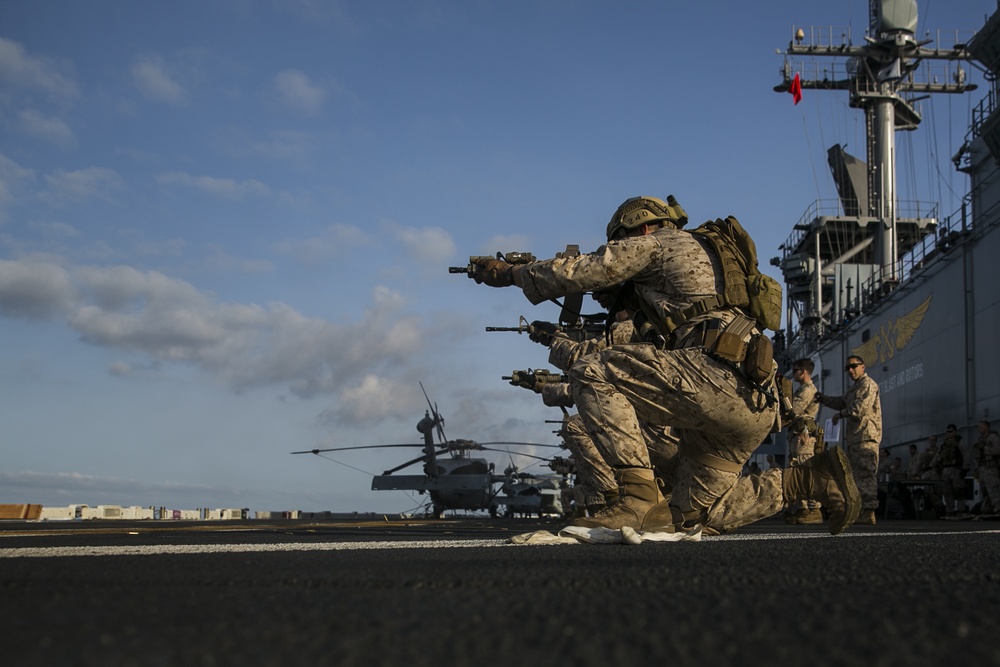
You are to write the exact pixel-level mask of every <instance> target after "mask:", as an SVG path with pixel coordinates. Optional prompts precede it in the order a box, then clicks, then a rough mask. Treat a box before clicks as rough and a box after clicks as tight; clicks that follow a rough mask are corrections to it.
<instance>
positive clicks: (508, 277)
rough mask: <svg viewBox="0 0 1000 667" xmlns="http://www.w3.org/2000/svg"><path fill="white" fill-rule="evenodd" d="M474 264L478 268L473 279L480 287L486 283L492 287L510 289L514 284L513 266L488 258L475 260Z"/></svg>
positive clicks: (500, 260)
mask: <svg viewBox="0 0 1000 667" xmlns="http://www.w3.org/2000/svg"><path fill="white" fill-rule="evenodd" d="M474 264H475V265H476V267H478V268H477V269H476V271H475V273H473V274H472V279H473V280H475V281H476V282H477V283H479V284H480V285H482V284H483V283H486V284H487V285H489V286H490V287H510V286H511V285H513V284H514V265H513V264H508V263H507V262H505V261H503V260H502V259H491V258H487V257H481V258H479V259H477V260H475V262H474Z"/></svg>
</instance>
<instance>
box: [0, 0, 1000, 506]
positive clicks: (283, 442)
mask: <svg viewBox="0 0 1000 667" xmlns="http://www.w3.org/2000/svg"><path fill="white" fill-rule="evenodd" d="M994 8H995V2H994V0H961V1H959V2H954V1H952V2H943V1H941V0H936V1H934V2H929V1H928V0H920V2H919V9H920V26H921V27H920V31H921V33H922V32H923V31H924V29H925V28H926V29H930V30H937V29H938V28H940V29H948V30H952V31H953V30H955V29H959V30H961V31H963V32H962V33H961V34H964V35H968V34H970V33H971V31H972V30H974V29H977V28H979V27H981V25H982V24H983V21H984V19H985V17H986V16H987V15H988V14H989V13H990V12H991V11H992V10H993V9H994ZM866 11H867V2H864V1H863V0H856V1H852V2H839V3H818V2H817V3H811V2H800V1H791V0H788V1H774V2H766V3H748V2H721V1H705V2H697V3H694V2H668V1H661V2H651V1H650V2H622V3H608V2H598V1H597V0H593V1H569V0H538V1H534V2H529V1H527V0H514V1H507V2H492V1H486V0H483V1H477V2H457V1H448V2H444V1H441V2H433V1H427V2H395V1H387V2H347V1H345V2H322V1H320V0H281V1H277V0H275V1H274V2H268V1H264V0H260V1H250V0H246V1H244V0H199V1H197V2H194V1H185V0H179V1H177V2H170V3H136V2H131V1H124V0H122V1H97V2H88V3H81V2H67V1H57V0H53V1H50V2H44V3H40V2H33V1H27V0H9V1H7V2H4V3H2V4H0V451H2V453H3V457H2V462H0V502H18V503H20V502H32V503H42V504H46V505H66V504H68V503H76V502H83V503H88V504H91V505H96V504H98V503H114V504H122V505H132V504H138V505H157V506H159V505H164V506H170V507H175V508H194V507H235V506H239V507H250V508H252V509H255V510H283V509H306V510H310V509H312V510H319V509H329V510H335V511H354V510H375V511H406V510H410V509H413V508H414V507H416V506H417V505H419V504H420V500H421V499H420V498H418V497H408V496H407V495H405V494H402V493H399V492H379V493H376V492H373V491H370V490H369V489H370V483H371V479H370V474H371V473H377V472H380V471H382V470H383V469H386V468H389V467H392V466H394V465H395V464H397V463H399V462H400V461H401V460H402V458H403V457H402V456H397V455H396V454H395V453H392V452H393V450H384V451H378V450H376V451H375V452H370V451H366V452H353V453H348V452H345V453H342V454H339V455H336V456H335V458H336V460H337V461H338V462H339V463H337V462H333V461H329V460H323V459H320V458H317V457H313V456H291V455H290V454H289V452H291V451H293V450H301V449H311V448H313V447H338V446H350V445H369V444H378V443H401V442H418V441H419V437H420V436H419V434H418V433H417V432H416V430H415V428H414V426H415V424H416V423H417V421H418V420H419V419H420V418H421V417H422V416H423V411H424V409H425V407H426V403H425V400H424V397H423V394H422V393H421V390H420V384H419V383H421V382H422V383H423V385H424V387H425V388H426V390H427V392H428V394H429V395H430V396H431V398H432V400H434V401H435V402H436V403H437V404H438V406H439V408H440V410H441V412H442V414H443V415H444V417H445V419H446V424H445V430H446V433H447V435H448V436H449V437H451V438H468V439H472V440H476V441H480V442H487V441H496V440H514V441H527V442H540V443H546V444H556V443H557V439H556V438H555V436H554V435H553V434H552V430H553V426H552V425H551V424H545V423H544V420H545V419H557V418H558V417H559V413H558V411H557V410H553V409H549V408H545V407H544V406H542V405H541V402H540V400H539V399H538V398H537V397H536V396H535V395H534V394H531V393H530V392H527V391H525V390H523V389H517V388H514V387H510V386H509V385H507V384H506V383H504V382H502V381H501V380H500V376H501V375H507V374H509V373H510V371H511V370H513V369H516V368H528V367H531V368H539V367H546V351H545V350H544V349H543V348H541V347H539V346H537V345H535V344H533V343H531V342H529V341H528V339H527V337H525V336H518V335H516V334H500V333H485V332H484V331H483V328H484V327H485V326H491V325H497V326H513V325H516V323H517V320H518V316H519V315H522V314H523V315H525V316H526V317H527V318H528V319H529V320H532V319H554V318H556V317H557V315H558V309H557V308H556V307H555V306H553V305H551V304H549V305H545V304H543V305H540V306H537V307H533V306H531V305H530V304H529V303H528V301H527V300H526V299H525V298H524V297H523V296H522V295H521V294H520V293H519V292H518V291H517V290H514V289H509V290H491V289H488V288H485V287H479V286H476V285H475V284H473V283H472V282H471V281H469V280H467V279H465V278H464V277H462V276H454V275H449V274H448V272H447V270H446V267H447V266H449V265H461V264H464V263H465V262H466V260H467V257H468V255H470V254H492V253H494V252H496V251H497V250H503V251H508V250H523V251H531V252H534V253H535V254H536V255H538V256H539V257H548V256H551V255H552V254H554V253H555V252H558V251H560V250H562V249H564V248H565V246H566V245H567V244H569V243H576V244H579V245H580V246H581V248H582V249H583V250H584V251H587V250H593V249H595V248H596V247H597V246H598V245H600V243H601V242H602V241H603V231H604V226H605V224H606V223H607V219H608V218H609V216H610V214H611V212H612V211H614V209H615V208H616V207H617V206H618V204H619V203H621V201H623V200H624V199H626V198H628V197H631V196H635V195H653V196H660V197H666V195H667V194H674V195H676V196H677V198H678V199H679V200H680V202H681V204H682V205H683V206H684V207H685V208H686V210H687V211H688V213H689V215H690V216H691V219H692V221H693V222H700V221H703V220H706V219H709V218H715V217H720V216H725V215H729V214H732V215H736V216H737V217H738V218H740V219H741V221H743V222H744V224H745V226H746V227H747V228H748V229H749V230H750V231H751V233H752V234H753V235H754V237H755V240H756V241H757V245H758V250H759V253H760V256H761V263H762V264H765V263H766V262H767V260H768V259H769V258H770V257H772V256H776V255H778V254H779V251H778V246H779V245H780V244H781V243H782V242H783V241H784V240H785V238H786V237H787V236H788V234H789V233H790V231H791V227H792V225H793V224H794V223H795V222H796V221H797V220H798V219H799V217H800V216H801V215H802V214H803V212H804V211H805V210H806V208H807V207H808V206H809V205H810V204H811V203H812V202H813V201H814V200H816V199H817V198H834V197H835V191H834V189H833V186H832V183H831V182H830V179H829V177H828V176H827V173H828V172H827V167H826V161H825V151H826V148H827V147H829V146H830V145H831V144H833V143H836V142H841V143H846V144H847V150H848V151H849V152H853V153H854V154H855V155H858V156H859V157H862V158H863V157H864V149H863V141H862V139H861V137H862V136H863V128H864V122H863V119H862V116H861V114H860V113H859V112H857V111H855V110H852V109H849V108H848V107H847V99H846V97H843V96H841V95H839V94H835V93H820V92H816V91H808V90H807V91H805V96H804V99H803V101H802V102H801V103H800V104H799V105H797V106H793V104H792V100H791V96H789V95H787V94H780V95H779V94H775V93H774V92H773V91H772V88H773V86H774V85H775V84H777V83H778V82H779V80H780V79H779V74H778V71H779V68H780V66H781V64H782V56H781V55H778V54H777V53H776V50H778V49H784V48H785V46H786V45H787V44H788V42H789V39H790V36H791V34H792V26H793V25H820V26H835V27H837V28H835V32H839V31H840V28H839V26H848V25H850V26H851V30H852V34H853V35H854V41H855V42H856V43H857V42H860V41H861V35H862V34H863V33H864V28H865V26H866V25H867V19H866ZM971 75H972V76H973V77H974V79H976V80H980V81H981V76H979V74H978V73H976V72H972V73H971ZM983 93H984V90H983V89H981V90H980V91H977V92H976V93H973V94H972V95H967V96H937V98H936V99H931V100H927V101H925V102H923V103H922V106H921V110H922V112H923V113H924V117H925V119H926V120H925V126H924V127H922V128H921V129H920V130H918V131H917V132H916V133H909V134H907V135H906V136H905V137H900V139H899V143H900V159H899V163H900V184H901V188H902V189H903V190H902V192H901V194H900V196H901V198H910V199H912V198H917V199H921V200H925V201H927V200H935V201H941V210H942V212H943V213H945V214H947V213H950V212H951V211H953V210H955V209H956V208H957V207H958V204H959V197H960V196H961V194H962V193H964V191H965V189H966V182H965V177H964V176H961V175H960V174H956V173H955V172H954V170H952V169H950V162H949V158H950V156H951V155H953V154H954V153H955V151H956V150H957V149H958V147H959V145H960V144H961V142H962V139H963V136H964V134H965V130H966V126H967V121H968V118H969V114H970V109H971V107H972V105H973V104H975V103H976V102H978V101H979V99H981V97H982V94H983ZM769 270H770V271H771V272H774V271H775V270H774V269H769ZM773 275H775V276H776V277H780V276H779V275H778V274H777V273H773ZM397 451H398V450H397ZM498 462H499V463H500V464H505V463H506V461H505V460H504V459H503V456H502V455H501V456H499V457H498ZM519 463H520V464H521V465H522V466H523V467H527V465H528V463H529V461H527V460H522V461H519ZM498 467H503V466H502V465H499V466H498ZM533 469H535V470H537V467H536V468H533Z"/></svg>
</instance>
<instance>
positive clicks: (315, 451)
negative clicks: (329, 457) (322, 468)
mask: <svg viewBox="0 0 1000 667" xmlns="http://www.w3.org/2000/svg"><path fill="white" fill-rule="evenodd" d="M424 446H425V445H423V444H417V443H392V444H387V445H358V446H355V447H327V448H325V449H304V450H302V451H300V452H289V453H290V454H319V453H320V452H344V451H348V450H351V449H385V448H388V447H424Z"/></svg>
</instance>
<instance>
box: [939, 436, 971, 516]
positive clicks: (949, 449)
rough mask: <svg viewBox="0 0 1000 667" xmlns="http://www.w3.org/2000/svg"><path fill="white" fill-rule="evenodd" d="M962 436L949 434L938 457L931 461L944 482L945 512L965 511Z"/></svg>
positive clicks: (942, 489) (942, 443)
mask: <svg viewBox="0 0 1000 667" xmlns="http://www.w3.org/2000/svg"><path fill="white" fill-rule="evenodd" d="M961 440H962V438H961V436H959V435H958V434H956V433H949V434H948V435H947V436H946V437H945V439H944V440H943V441H942V442H941V444H940V445H938V451H937V455H936V456H935V457H934V460H933V461H931V466H932V467H933V468H934V470H935V471H936V472H937V474H938V475H939V478H938V479H940V480H941V481H942V482H944V486H943V487H942V488H941V493H942V494H943V495H944V509H945V512H954V511H956V510H957V511H959V512H964V511H965V509H966V508H965V475H964V474H963V472H962V466H963V463H964V461H963V456H962V446H961Z"/></svg>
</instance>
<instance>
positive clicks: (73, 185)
mask: <svg viewBox="0 0 1000 667" xmlns="http://www.w3.org/2000/svg"><path fill="white" fill-rule="evenodd" d="M45 182H46V184H47V185H48V187H49V192H48V193H47V195H46V196H47V197H48V198H49V199H50V200H52V201H53V202H54V203H66V202H70V201H82V200H84V199H104V200H106V201H112V199H113V197H112V193H113V192H115V191H118V190H121V189H122V187H124V181H123V180H122V178H121V176H119V175H118V172H116V171H114V170H113V169H104V168H102V167H87V168H86V169H80V170H77V171H63V170H61V169H58V170H56V171H54V172H52V173H51V174H49V175H47V176H45Z"/></svg>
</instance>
